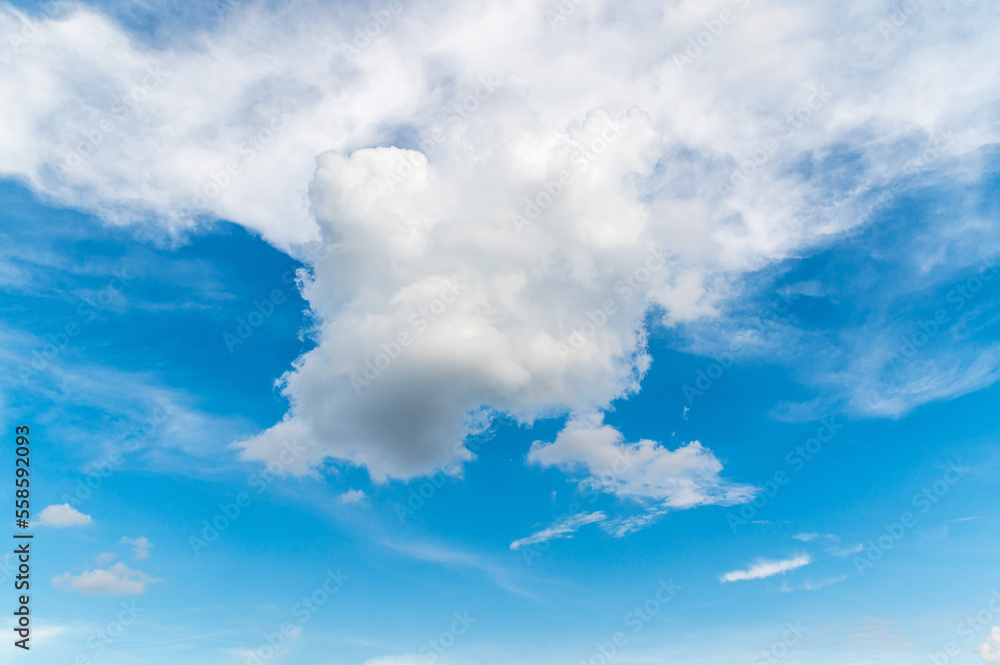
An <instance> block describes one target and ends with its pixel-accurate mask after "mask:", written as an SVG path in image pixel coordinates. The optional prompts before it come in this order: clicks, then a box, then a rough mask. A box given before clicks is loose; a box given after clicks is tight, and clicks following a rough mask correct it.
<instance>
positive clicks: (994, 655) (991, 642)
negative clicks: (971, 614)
mask: <svg viewBox="0 0 1000 665" xmlns="http://www.w3.org/2000/svg"><path fill="white" fill-rule="evenodd" d="M972 650H973V651H975V652H976V653H978V654H979V657H980V658H982V659H983V661H985V662H987V663H1000V626H993V630H991V631H990V634H989V636H987V638H986V641H985V642H983V643H982V644H980V645H978V646H976V647H973V649H972Z"/></svg>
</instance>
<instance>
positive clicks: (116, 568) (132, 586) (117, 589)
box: [52, 563, 160, 596]
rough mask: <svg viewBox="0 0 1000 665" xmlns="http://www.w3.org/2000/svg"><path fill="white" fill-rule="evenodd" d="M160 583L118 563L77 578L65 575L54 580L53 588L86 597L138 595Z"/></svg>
mask: <svg viewBox="0 0 1000 665" xmlns="http://www.w3.org/2000/svg"><path fill="white" fill-rule="evenodd" d="M158 581H160V580H159V578H156V577H150V576H149V575H147V574H146V573H144V572H142V571H139V570H132V569H131V568H129V567H128V566H126V565H125V564H124V563H116V564H115V565H113V566H111V567H110V568H108V569H106V570H103V569H100V568H99V569H96V570H85V571H83V572H82V573H80V574H79V575H77V576H75V577H74V576H72V575H70V574H69V573H63V574H62V575H59V576H57V577H53V578H52V586H54V587H55V588H57V589H65V590H74V591H79V592H80V593H82V594H83V595H85V596H99V595H105V594H114V595H138V594H141V593H143V592H145V591H146V585H147V584H150V583H152V582H158Z"/></svg>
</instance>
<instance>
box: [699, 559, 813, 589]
mask: <svg viewBox="0 0 1000 665" xmlns="http://www.w3.org/2000/svg"><path fill="white" fill-rule="evenodd" d="M810 563H812V557H810V556H809V555H808V554H800V555H799V556H795V557H792V558H791V559H780V560H778V561H767V560H764V559H761V560H760V561H758V562H757V563H755V564H753V565H752V566H750V567H749V568H747V569H746V570H733V571H730V572H728V573H726V574H724V575H721V576H720V577H719V581H720V582H722V583H726V582H742V581H745V580H761V579H764V578H766V577H774V576H775V575H784V574H785V573H787V572H789V571H792V570H795V569H796V568H802V567H803V566H808V565H809V564H810Z"/></svg>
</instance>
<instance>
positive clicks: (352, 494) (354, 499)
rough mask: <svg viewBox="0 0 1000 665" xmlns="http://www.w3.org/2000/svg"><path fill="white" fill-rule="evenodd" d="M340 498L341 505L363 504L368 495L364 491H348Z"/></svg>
mask: <svg viewBox="0 0 1000 665" xmlns="http://www.w3.org/2000/svg"><path fill="white" fill-rule="evenodd" d="M339 498H340V502H341V503H348V504H350V503H361V502H362V501H364V500H365V499H367V498H368V495H367V494H365V493H364V492H363V491H362V490H347V491H346V492H344V493H343V494H341V495H340V497H339Z"/></svg>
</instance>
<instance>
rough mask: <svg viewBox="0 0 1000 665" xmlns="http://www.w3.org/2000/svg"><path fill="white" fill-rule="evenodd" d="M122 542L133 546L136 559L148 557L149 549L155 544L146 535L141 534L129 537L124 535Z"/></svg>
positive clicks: (133, 554)
mask: <svg viewBox="0 0 1000 665" xmlns="http://www.w3.org/2000/svg"><path fill="white" fill-rule="evenodd" d="M118 542H120V543H124V544H127V545H131V546H132V548H133V549H132V556H134V557H135V558H136V559H148V558H149V550H151V549H152V548H153V544H152V543H150V542H149V539H148V538H146V536H139V537H138V538H128V537H123V538H122V539H121V540H120V541H118Z"/></svg>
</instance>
